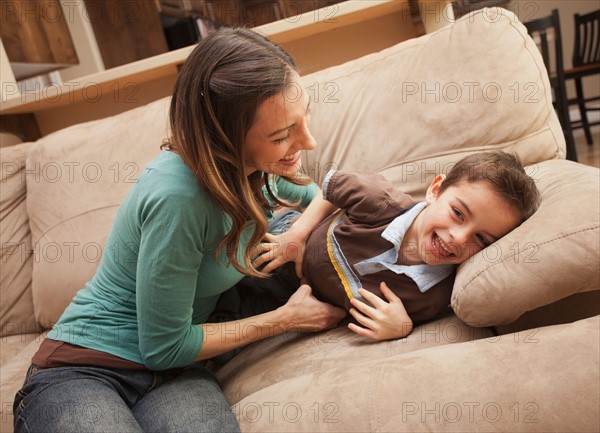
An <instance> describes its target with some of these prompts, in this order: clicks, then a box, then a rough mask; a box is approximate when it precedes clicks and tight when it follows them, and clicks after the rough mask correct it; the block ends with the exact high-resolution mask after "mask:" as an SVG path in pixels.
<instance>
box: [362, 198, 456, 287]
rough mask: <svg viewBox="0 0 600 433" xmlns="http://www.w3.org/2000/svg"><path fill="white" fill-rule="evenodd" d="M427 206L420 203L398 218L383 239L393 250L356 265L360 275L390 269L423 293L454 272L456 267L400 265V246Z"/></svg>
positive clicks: (389, 226) (386, 231) (385, 232)
mask: <svg viewBox="0 0 600 433" xmlns="http://www.w3.org/2000/svg"><path fill="white" fill-rule="evenodd" d="M425 206H427V203H426V202H420V203H417V204H416V205H414V206H413V207H412V208H410V209H408V210H407V211H406V212H404V213H403V214H402V215H400V216H398V217H396V218H395V219H394V220H393V221H392V222H391V223H390V224H389V225H388V226H387V228H386V229H385V230H384V231H383V233H382V234H381V237H382V238H384V239H385V240H387V241H389V242H391V244H392V245H393V248H390V249H389V250H388V251H386V252H384V253H382V254H379V255H378V256H376V257H372V258H370V259H367V260H363V261H362V262H359V263H357V264H355V265H354V268H355V269H356V271H357V272H358V273H359V274H360V275H367V274H372V273H375V272H379V271H382V270H385V269H388V270H390V271H392V272H395V273H396V274H405V275H406V276H408V277H410V278H411V279H412V280H413V281H414V282H415V283H416V284H417V286H418V287H419V290H420V291H421V292H425V291H427V290H429V289H430V288H431V287H433V286H435V285H436V284H437V283H439V282H440V281H442V280H443V279H444V278H446V277H447V276H449V275H450V274H451V273H452V271H453V270H454V265H436V266H434V265H428V264H420V265H398V264H396V262H397V261H398V255H399V251H400V245H401V244H402V240H403V239H404V236H405V235H406V232H407V230H408V228H409V227H410V226H411V224H412V223H413V222H414V221H415V219H416V218H417V216H418V215H419V214H420V213H421V211H422V210H423V209H425Z"/></svg>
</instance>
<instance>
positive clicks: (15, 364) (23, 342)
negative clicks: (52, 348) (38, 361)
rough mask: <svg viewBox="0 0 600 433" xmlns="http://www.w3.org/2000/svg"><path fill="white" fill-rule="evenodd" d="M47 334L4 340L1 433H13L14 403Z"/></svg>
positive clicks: (2, 345)
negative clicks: (32, 360)
mask: <svg viewBox="0 0 600 433" xmlns="http://www.w3.org/2000/svg"><path fill="white" fill-rule="evenodd" d="M45 336H46V333H37V334H21V335H11V336H8V337H4V338H2V340H1V341H0V350H1V352H2V364H1V369H2V374H1V377H2V382H1V383H0V403H1V406H0V417H1V418H2V421H1V422H0V431H2V432H7V433H8V432H12V431H13V401H14V398H15V394H16V393H17V391H18V390H19V389H21V386H22V385H23V381H24V380H25V375H26V374H27V369H28V368H29V366H30V365H31V358H32V356H33V355H34V354H35V352H37V350H38V348H39V347H40V344H42V341H43V340H44V338H45Z"/></svg>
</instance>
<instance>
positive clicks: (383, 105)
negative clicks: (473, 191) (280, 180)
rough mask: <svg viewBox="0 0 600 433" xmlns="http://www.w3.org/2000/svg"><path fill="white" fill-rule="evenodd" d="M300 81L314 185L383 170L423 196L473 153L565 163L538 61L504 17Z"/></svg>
mask: <svg viewBox="0 0 600 433" xmlns="http://www.w3.org/2000/svg"><path fill="white" fill-rule="evenodd" d="M303 80H304V84H305V86H307V88H308V92H309V94H310V96H311V99H312V100H313V116H312V123H311V132H312V133H313V135H314V136H315V139H316V140H317V143H318V144H319V146H318V147H317V149H316V150H315V151H312V152H308V154H307V156H306V158H305V162H304V164H305V165H304V169H305V170H306V172H307V173H308V174H309V175H311V176H313V177H314V178H315V179H317V180H322V179H323V176H324V174H325V173H326V172H327V171H328V170H329V169H330V168H342V169H346V170H348V169H352V170H356V169H365V170H371V171H379V172H381V173H382V174H384V175H385V176H386V177H387V178H388V179H390V180H391V181H392V182H394V183H395V184H397V185H398V186H399V187H401V188H402V189H403V190H404V191H405V192H407V193H410V194H413V195H415V196H417V197H423V195H424V192H425V189H426V188H427V186H428V185H429V183H430V182H431V180H432V179H433V178H434V177H435V175H436V174H439V173H445V172H447V171H448V170H449V169H450V168H451V167H452V165H454V164H455V163H456V162H457V161H458V160H459V159H460V158H462V157H463V156H466V155H468V154H471V153H474V152H478V151H482V150H491V149H500V150H506V151H511V152H515V153H517V154H518V155H519V156H520V158H521V160H522V161H523V163H524V164H533V163H536V162H540V161H543V160H546V159H552V158H564V155H565V141H564V136H563V135H562V131H561V128H560V124H559V122H558V119H557V117H556V114H555V112H554V110H553V108H552V96H551V91H550V84H549V80H548V76H547V73H546V70H545V68H544V64H543V61H542V58H541V55H540V53H539V51H538V49H537V47H536V45H535V43H534V42H533V40H532V39H531V38H530V37H529V36H528V35H527V31H526V29H525V27H524V26H523V25H522V24H521V23H519V22H518V20H517V18H516V17H515V15H514V14H513V13H511V12H509V11H506V10H503V9H500V8H492V9H481V10H478V11H475V12H474V13H472V14H470V15H468V16H465V17H463V18H461V19H460V20H458V21H457V22H455V23H453V24H450V25H448V26H446V27H444V28H442V29H441V30H439V31H437V32H435V33H432V34H429V35H425V36H423V37H420V38H417V39H412V40H409V41H406V42H403V43H401V44H398V45H395V46H393V47H391V48H388V49H386V50H383V51H381V52H379V53H375V54H372V55H369V56H366V57H364V58H361V59H358V60H356V61H353V62H350V63H346V64H344V65H340V66H337V67H333V68H330V69H327V70H324V71H320V72H317V73H314V74H311V75H307V76H305V77H303Z"/></svg>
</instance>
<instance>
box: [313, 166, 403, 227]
mask: <svg viewBox="0 0 600 433" xmlns="http://www.w3.org/2000/svg"><path fill="white" fill-rule="evenodd" d="M323 198H324V199H325V200H327V201H329V202H331V203H333V204H334V205H335V206H337V207H339V208H342V209H344V210H345V211H346V213H347V214H348V216H349V217H350V218H351V219H352V220H355V221H356V222H365V223H377V222H379V221H384V220H389V219H390V218H395V217H397V216H398V215H399V214H400V213H401V212H402V211H404V210H406V209H407V208H409V207H411V206H413V205H414V204H415V203H414V201H413V200H412V198H411V197H410V196H409V195H407V194H404V193H402V192H401V191H399V190H398V189H397V188H394V186H393V185H392V184H391V183H390V182H389V181H388V180H387V179H386V178H385V177H383V176H382V175H380V174H376V173H370V172H366V171H349V172H345V171H330V172H329V173H327V176H326V177H325V180H324V182H323Z"/></svg>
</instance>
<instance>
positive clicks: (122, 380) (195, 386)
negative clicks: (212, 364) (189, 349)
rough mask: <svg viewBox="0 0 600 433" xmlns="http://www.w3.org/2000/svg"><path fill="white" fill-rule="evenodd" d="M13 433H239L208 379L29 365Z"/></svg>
mask: <svg viewBox="0 0 600 433" xmlns="http://www.w3.org/2000/svg"><path fill="white" fill-rule="evenodd" d="M13 413H14V420H15V421H14V426H15V432H44V433H50V432H57V433H59V432H60V433H65V432H73V433H81V432H86V433H88V432H98V433H99V432H102V433H112V432H119V433H129V432H160V433H165V432H194V433H197V432H211V433H212V432H223V433H225V432H239V431H240V430H239V427H238V425H237V422H236V419H235V417H234V415H233V413H232V412H231V410H230V408H229V404H228V403H227V401H226V400H225V396H224V394H223V391H221V388H220V387H219V384H218V383H217V381H216V379H215V377H214V376H213V374H212V373H211V372H210V371H209V370H207V369H206V368H204V367H202V366H200V365H192V366H189V367H185V368H180V369H173V370H168V371H156V372H155V371H143V370H141V371H136V370H120V369H108V368H102V367H91V366H65V367H55V368H40V367H37V366H36V365H32V366H31V367H30V368H29V370H28V372H27V376H26V378H25V383H24V384H23V387H22V388H21V389H20V390H19V391H18V392H17V395H16V398H15V402H14V407H13Z"/></svg>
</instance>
